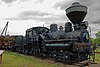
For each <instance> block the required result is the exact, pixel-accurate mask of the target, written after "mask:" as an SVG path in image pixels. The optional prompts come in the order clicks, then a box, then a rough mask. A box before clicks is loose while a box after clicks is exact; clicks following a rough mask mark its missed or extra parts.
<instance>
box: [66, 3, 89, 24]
mask: <svg viewBox="0 0 100 67" xmlns="http://www.w3.org/2000/svg"><path fill="white" fill-rule="evenodd" d="M86 14H87V7H86V6H83V5H81V4H80V3H78V2H75V3H73V4H72V5H71V6H70V7H69V8H67V9H66V16H67V17H68V18H69V19H70V21H71V22H72V23H73V24H80V23H81V22H82V21H83V19H84V18H85V16H86Z"/></svg>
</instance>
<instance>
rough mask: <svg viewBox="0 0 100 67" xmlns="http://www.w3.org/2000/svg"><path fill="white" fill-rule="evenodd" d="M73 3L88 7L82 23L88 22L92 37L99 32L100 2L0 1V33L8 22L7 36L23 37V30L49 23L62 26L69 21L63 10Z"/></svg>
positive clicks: (82, 0) (63, 0)
mask: <svg viewBox="0 0 100 67" xmlns="http://www.w3.org/2000/svg"><path fill="white" fill-rule="evenodd" d="M73 2H80V3H81V4H82V5H86V6H87V7H88V14H87V16H86V17H85V19H84V21H85V20H87V21H88V22H89V26H90V27H91V29H92V36H94V34H95V33H96V32H97V31H100V22H99V21H100V0H0V32H1V31H2V29H3V28H4V26H5V24H6V22H7V21H9V22H10V23H9V27H8V34H9V35H25V30H26V29H28V28H30V27H35V26H43V24H44V26H46V27H47V26H49V25H50V24H51V23H57V24H58V25H64V24H65V22H68V21H69V19H68V18H67V17H66V15H65V9H66V8H68V7H69V6H71V5H72V3H73Z"/></svg>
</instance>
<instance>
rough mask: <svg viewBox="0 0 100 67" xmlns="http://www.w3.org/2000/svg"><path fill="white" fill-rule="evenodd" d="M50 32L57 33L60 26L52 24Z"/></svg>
mask: <svg viewBox="0 0 100 67" xmlns="http://www.w3.org/2000/svg"><path fill="white" fill-rule="evenodd" d="M50 31H51V32H56V31H58V25H57V24H51V25H50Z"/></svg>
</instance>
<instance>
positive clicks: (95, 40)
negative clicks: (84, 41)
mask: <svg viewBox="0 0 100 67" xmlns="http://www.w3.org/2000/svg"><path fill="white" fill-rule="evenodd" d="M95 36H96V38H90V42H91V43H93V44H98V46H100V31H99V32H97V33H96V34H95Z"/></svg>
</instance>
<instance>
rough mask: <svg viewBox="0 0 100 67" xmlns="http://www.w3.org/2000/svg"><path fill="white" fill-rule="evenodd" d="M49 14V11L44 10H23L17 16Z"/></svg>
mask: <svg viewBox="0 0 100 67" xmlns="http://www.w3.org/2000/svg"><path fill="white" fill-rule="evenodd" d="M47 15H50V14H49V13H46V12H40V11H24V12H22V13H20V15H19V16H28V17H29V16H47Z"/></svg>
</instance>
